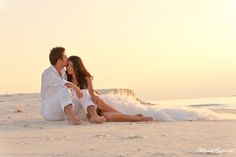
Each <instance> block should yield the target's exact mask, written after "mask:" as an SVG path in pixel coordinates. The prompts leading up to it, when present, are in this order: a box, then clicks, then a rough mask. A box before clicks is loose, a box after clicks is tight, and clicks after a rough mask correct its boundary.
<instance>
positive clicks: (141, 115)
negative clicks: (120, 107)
mask: <svg viewBox="0 0 236 157" xmlns="http://www.w3.org/2000/svg"><path fill="white" fill-rule="evenodd" d="M135 116H139V117H144V116H143V114H136V115H135Z"/></svg>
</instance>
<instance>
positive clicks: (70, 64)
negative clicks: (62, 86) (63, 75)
mask: <svg viewBox="0 0 236 157" xmlns="http://www.w3.org/2000/svg"><path fill="white" fill-rule="evenodd" d="M66 71H67V72H68V74H70V75H73V74H74V73H75V71H74V68H73V63H72V62H71V61H70V60H69V61H68V65H67V67H66Z"/></svg>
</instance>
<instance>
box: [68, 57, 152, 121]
mask: <svg viewBox="0 0 236 157" xmlns="http://www.w3.org/2000/svg"><path fill="white" fill-rule="evenodd" d="M66 69H67V76H68V81H70V82H72V83H74V84H75V85H77V86H78V87H80V89H87V90H88V92H89V94H90V96H91V99H92V100H93V102H94V103H95V104H96V105H97V106H98V109H99V114H100V115H101V116H104V117H105V118H106V121H115V122H138V121H152V120H153V118H152V117H144V116H143V115H141V114H137V115H134V116H133V115H127V114H123V113H121V112H119V111H118V110H116V109H115V108H113V107H112V106H110V105H108V104H107V103H106V102H104V101H103V100H102V99H100V98H99V95H98V94H97V93H96V91H95V90H94V88H93V84H92V80H93V77H92V75H91V74H90V73H89V72H88V71H87V70H86V68H85V66H84V64H83V62H82V60H81V58H80V57H78V56H71V57H69V58H68V65H67V67H66Z"/></svg>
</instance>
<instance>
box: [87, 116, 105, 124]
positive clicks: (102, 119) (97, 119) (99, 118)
mask: <svg viewBox="0 0 236 157" xmlns="http://www.w3.org/2000/svg"><path fill="white" fill-rule="evenodd" d="M105 121H106V118H105V117H103V116H98V115H97V116H91V117H90V118H89V122H90V123H97V124H102V123H104V122H105Z"/></svg>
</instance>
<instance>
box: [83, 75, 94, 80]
mask: <svg viewBox="0 0 236 157" xmlns="http://www.w3.org/2000/svg"><path fill="white" fill-rule="evenodd" d="M85 78H86V80H87V81H91V80H93V77H92V76H85Z"/></svg>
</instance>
